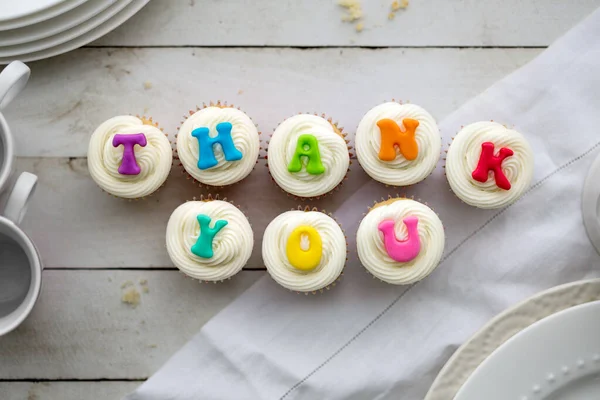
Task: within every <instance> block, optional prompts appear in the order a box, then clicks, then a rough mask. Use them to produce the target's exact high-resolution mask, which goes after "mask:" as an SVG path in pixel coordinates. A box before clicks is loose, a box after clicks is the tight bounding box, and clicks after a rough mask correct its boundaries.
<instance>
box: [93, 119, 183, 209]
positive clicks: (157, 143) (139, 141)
mask: <svg viewBox="0 0 600 400" xmlns="http://www.w3.org/2000/svg"><path fill="white" fill-rule="evenodd" d="M172 163H173V151H172V149H171V143H170V142H169V139H167V136H166V135H165V134H164V133H163V132H162V130H160V129H159V128H158V125H157V124H155V123H154V122H152V119H151V118H150V119H145V118H138V117H132V116H120V117H114V118H111V119H109V120H108V121H106V122H104V123H103V124H102V125H100V126H99V127H98V128H97V129H96V130H95V131H94V133H93V134H92V138H91V139H90V145H89V147H88V168H89V171H90V175H91V176H92V179H94V181H95V182H96V183H97V184H98V186H100V187H101V188H102V189H103V190H105V191H106V192H108V193H110V194H112V195H114V196H117V197H122V198H126V199H138V198H142V197H145V196H148V195H150V194H152V193H154V192H155V191H156V190H157V189H158V188H160V187H161V186H162V184H163V183H164V182H165V180H166V179H167V177H168V176H169V172H170V171H171V165H172Z"/></svg>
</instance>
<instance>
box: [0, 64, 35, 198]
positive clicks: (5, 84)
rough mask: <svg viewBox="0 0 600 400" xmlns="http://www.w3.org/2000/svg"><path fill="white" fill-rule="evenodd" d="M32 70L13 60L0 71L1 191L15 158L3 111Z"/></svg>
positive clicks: (24, 83) (21, 87) (12, 142)
mask: <svg viewBox="0 0 600 400" xmlns="http://www.w3.org/2000/svg"><path fill="white" fill-rule="evenodd" d="M30 72H31V71H30V70H29V67H27V65H25V64H23V63H22V62H21V61H13V62H11V63H10V64H8V65H7V66H6V68H4V70H3V71H2V73H0V191H1V190H2V189H3V188H4V186H5V185H6V183H7V182H8V180H9V178H10V175H11V172H12V169H13V164H14V158H15V145H14V140H13V137H12V134H11V133H10V128H9V127H8V124H7V123H6V119H4V116H3V115H2V113H1V112H2V110H4V108H5V107H6V106H7V105H8V104H9V103H10V102H11V101H12V100H13V99H14V98H15V97H16V96H17V95H18V94H19V93H20V92H21V90H23V88H24V87H25V85H26V84H27V81H28V80H29V75H30Z"/></svg>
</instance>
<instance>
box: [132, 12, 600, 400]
mask: <svg viewBox="0 0 600 400" xmlns="http://www.w3.org/2000/svg"><path fill="white" fill-rule="evenodd" d="M489 119H493V120H494V121H498V122H502V123H506V124H508V125H511V126H512V125H514V127H515V129H517V130H519V131H521V132H522V133H524V134H525V135H526V137H527V138H528V139H529V141H530V142H531V145H532V147H533V149H534V151H535V155H536V159H535V177H534V180H533V184H532V187H531V189H530V190H529V191H528V192H527V193H526V194H525V195H524V196H523V197H522V198H521V199H520V200H519V201H517V202H516V203H514V204H513V205H511V206H509V207H507V208H505V209H502V210H491V211H484V210H478V209H475V208H473V207H469V206H467V205H465V204H463V203H461V202H460V201H459V200H458V199H457V198H456V197H455V196H454V195H453V194H452V193H451V192H450V191H449V186H448V184H447V182H446V180H445V177H444V174H443V169H442V168H441V166H439V167H438V169H437V170H436V172H435V173H434V175H433V176H431V177H429V178H428V179H426V180H425V181H424V182H422V183H420V184H418V185H417V186H416V187H415V188H414V190H413V189H411V191H413V192H415V193H416V197H419V198H420V199H422V200H423V201H427V203H428V204H429V205H430V206H432V207H433V208H434V209H435V210H436V211H437V212H438V213H439V214H440V217H441V219H442V221H443V222H444V225H445V228H446V237H447V241H446V250H445V254H444V256H443V259H442V262H441V264H440V265H439V267H438V268H437V270H436V271H434V273H433V274H432V275H431V276H429V277H428V278H426V279H425V280H423V281H421V282H420V283H417V284H415V285H413V286H410V287H396V286H392V285H387V284H384V283H382V282H379V281H378V280H376V279H371V277H370V276H369V275H368V274H367V273H366V272H365V271H364V269H363V268H362V266H361V265H360V263H359V262H358V260H357V259H356V251H355V248H356V246H355V243H354V235H355V232H356V229H357V226H358V223H359V221H360V219H361V217H362V214H363V212H364V211H366V206H367V204H368V203H370V202H372V201H373V200H375V199H378V198H380V197H381V196H385V195H387V194H388V192H389V189H386V188H385V187H383V186H382V185H380V184H378V183H376V182H371V183H369V184H367V185H365V187H363V188H362V189H361V190H359V191H358V192H356V193H355V194H354V195H353V196H352V197H350V198H349V199H348V200H347V201H346V202H345V203H344V204H343V205H342V206H341V207H340V208H339V210H337V211H336V212H335V216H336V217H337V218H338V219H339V220H340V221H342V224H343V227H344V229H345V230H346V232H347V233H348V239H349V246H350V247H349V248H350V251H351V256H350V261H349V263H348V266H347V268H346V272H345V275H344V278H343V279H342V281H341V283H340V284H339V285H338V286H336V287H335V288H334V289H333V290H331V291H329V292H327V293H325V294H323V295H317V296H306V297H305V296H298V295H296V294H293V293H290V292H289V291H287V290H285V289H283V288H280V287H279V286H278V285H276V284H275V282H274V281H272V280H271V279H270V277H265V278H263V279H261V280H260V281H259V282H257V283H256V284H255V285H254V286H253V287H252V288H250V289H249V290H248V291H247V292H246V293H244V294H243V295H242V296H240V298H238V299H237V300H236V301H235V302H234V303H232V304H231V305H230V306H229V307H227V308H226V309H225V310H224V311H222V312H221V313H220V314H218V315H217V316H216V317H215V318H213V319H212V320H211V321H210V322H208V323H207V324H206V325H205V326H204V328H202V330H201V331H200V333H198V335H196V336H195V337H194V338H193V339H192V340H191V341H190V342H189V343H188V344H187V345H186V346H185V347H183V348H182V349H181V350H180V351H179V352H178V353H177V354H175V355H174V356H173V357H172V358H171V359H170V360H169V361H168V362H167V363H166V365H165V366H164V367H163V368H162V369H161V370H160V371H158V372H157V373H156V375H154V376H153V377H151V378H150V379H149V380H148V381H147V382H146V383H144V384H143V385H142V386H141V387H140V388H139V389H138V390H136V391H135V393H133V394H131V395H129V396H127V397H126V399H128V400H168V399H172V400H192V399H221V400H222V399H235V400H244V399H254V400H256V399H286V400H291V399H361V400H362V399H403V400H418V399H423V397H424V396H425V393H426V392H427V390H428V388H429V386H430V385H431V383H432V381H433V379H434V378H435V376H436V374H437V372H438V371H439V370H440V368H441V367H442V365H443V364H444V363H445V361H446V360H447V359H448V358H449V357H450V355H451V354H452V353H453V352H454V351H455V350H456V348H457V347H458V346H459V345H460V344H461V343H463V342H464V341H465V340H466V339H467V338H468V337H469V336H471V335H472V334H473V333H474V332H475V331H476V330H477V329H478V328H479V327H480V326H481V325H483V324H484V323H485V322H486V321H487V320H489V319H490V318H491V317H493V316H494V315H495V314H497V313H499V312H500V311H502V310H503V309H505V308H506V307H508V306H510V305H512V304H514V303H515V302H518V301H520V300H522V299H524V298H526V297H528V296H530V295H532V294H534V293H536V292H538V291H540V290H543V289H546V288H549V287H552V286H555V285H559V284H562V283H566V282H570V281H575V280H580V279H585V278H593V277H598V276H600V257H599V256H598V254H597V253H596V251H595V250H594V248H593V247H592V245H591V244H590V242H589V240H588V238H587V236H586V233H585V229H584V226H583V222H582V217H581V207H580V204H581V191H582V186H583V181H584V178H585V175H586V172H587V169H588V167H589V166H590V164H591V162H592V161H593V160H594V158H595V156H596V155H598V154H600V10H597V11H596V12H595V13H594V14H592V15H591V16H590V17H588V18H587V19H586V20H585V21H584V22H582V23H581V24H580V25H578V26H577V27H576V28H574V29H573V30H571V31H570V32H569V33H568V34H567V35H565V36H564V37H563V38H561V39H560V40H558V41H557V42H556V43H555V44H554V45H552V46H551V47H550V48H549V49H548V50H547V51H545V52H544V53H543V54H541V55H540V56H539V57H537V58H536V59H535V60H534V61H532V62H531V63H529V64H528V65H527V66H525V67H523V68H521V69H520V70H519V71H517V72H515V73H513V74H511V75H510V76H508V77H507V78H505V79H503V80H502V81H500V82H498V83H497V84H495V85H494V86H492V87H491V88H489V89H488V90H486V91H485V92H483V93H482V94H481V95H479V96H478V97H476V98H475V99H473V100H471V101H470V102H468V103H467V104H465V105H464V106H463V107H461V108H460V109H459V110H457V111H456V112H454V113H453V114H452V115H450V116H449V117H448V118H446V119H445V120H444V121H443V122H442V123H441V125H440V127H441V132H442V135H443V137H444V139H445V142H450V140H451V139H450V138H451V137H452V136H453V135H454V134H455V133H456V132H457V131H458V130H459V129H460V127H461V125H465V124H468V123H471V122H475V121H478V120H489ZM449 400H450V399H449Z"/></svg>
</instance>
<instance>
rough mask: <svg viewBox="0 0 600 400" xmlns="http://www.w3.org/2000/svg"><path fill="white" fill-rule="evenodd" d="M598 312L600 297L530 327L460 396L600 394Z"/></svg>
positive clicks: (518, 399)
mask: <svg viewBox="0 0 600 400" xmlns="http://www.w3.org/2000/svg"><path fill="white" fill-rule="evenodd" d="M598 316H600V301H595V302H592V303H587V304H580V305H578V306H575V307H572V308H570V309H568V310H563V311H561V312H559V313H556V314H553V315H551V316H549V317H546V318H544V319H542V320H541V321H538V322H536V323H535V324H533V325H531V326H529V327H528V328H526V329H524V330H523V331H521V332H519V333H518V334H516V335H515V336H513V337H512V338H510V339H509V340H508V341H506V343H504V344H503V345H502V346H500V347H499V348H498V349H496V351H494V352H493V353H492V355H490V356H489V357H488V358H487V359H486V360H485V361H484V362H483V363H482V364H481V365H480V366H479V367H478V368H477V369H476V370H475V372H473V374H472V375H471V376H470V377H469V379H468V380H467V382H465V384H464V385H463V386H462V387H461V388H460V390H459V391H458V393H457V395H456V397H455V400H481V399H486V400H529V399H531V400H534V399H548V398H549V397H550V396H552V397H553V398H560V399H566V398H569V399H578V400H579V399H581V400H583V399H586V400H587V399H592V398H596V397H597V395H598V393H600V379H597V378H598V377H599V376H600V318H598ZM490 388H493V390H490ZM559 393H560V396H558V394H559ZM575 393H577V394H576V395H574V394H575Z"/></svg>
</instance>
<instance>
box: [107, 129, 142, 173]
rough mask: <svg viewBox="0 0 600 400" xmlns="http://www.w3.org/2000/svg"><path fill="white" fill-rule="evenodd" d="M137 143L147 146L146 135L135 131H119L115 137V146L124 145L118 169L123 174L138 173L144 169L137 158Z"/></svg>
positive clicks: (113, 143)
mask: <svg viewBox="0 0 600 400" xmlns="http://www.w3.org/2000/svg"><path fill="white" fill-rule="evenodd" d="M136 144H137V145H140V146H142V147H144V146H146V144H147V141H146V135H144V134H143V133H134V134H133V135H127V134H120V133H117V134H116V135H115V136H114V137H113V142H112V145H113V146H114V147H119V146H120V145H123V159H122V160H121V165H120V166H119V169H118V171H119V173H120V174H121V175H138V174H139V173H140V172H141V171H142V169H141V168H140V166H139V165H138V163H137V160H136V159H135V151H133V150H134V149H133V147H134V146H135V145H136Z"/></svg>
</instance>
